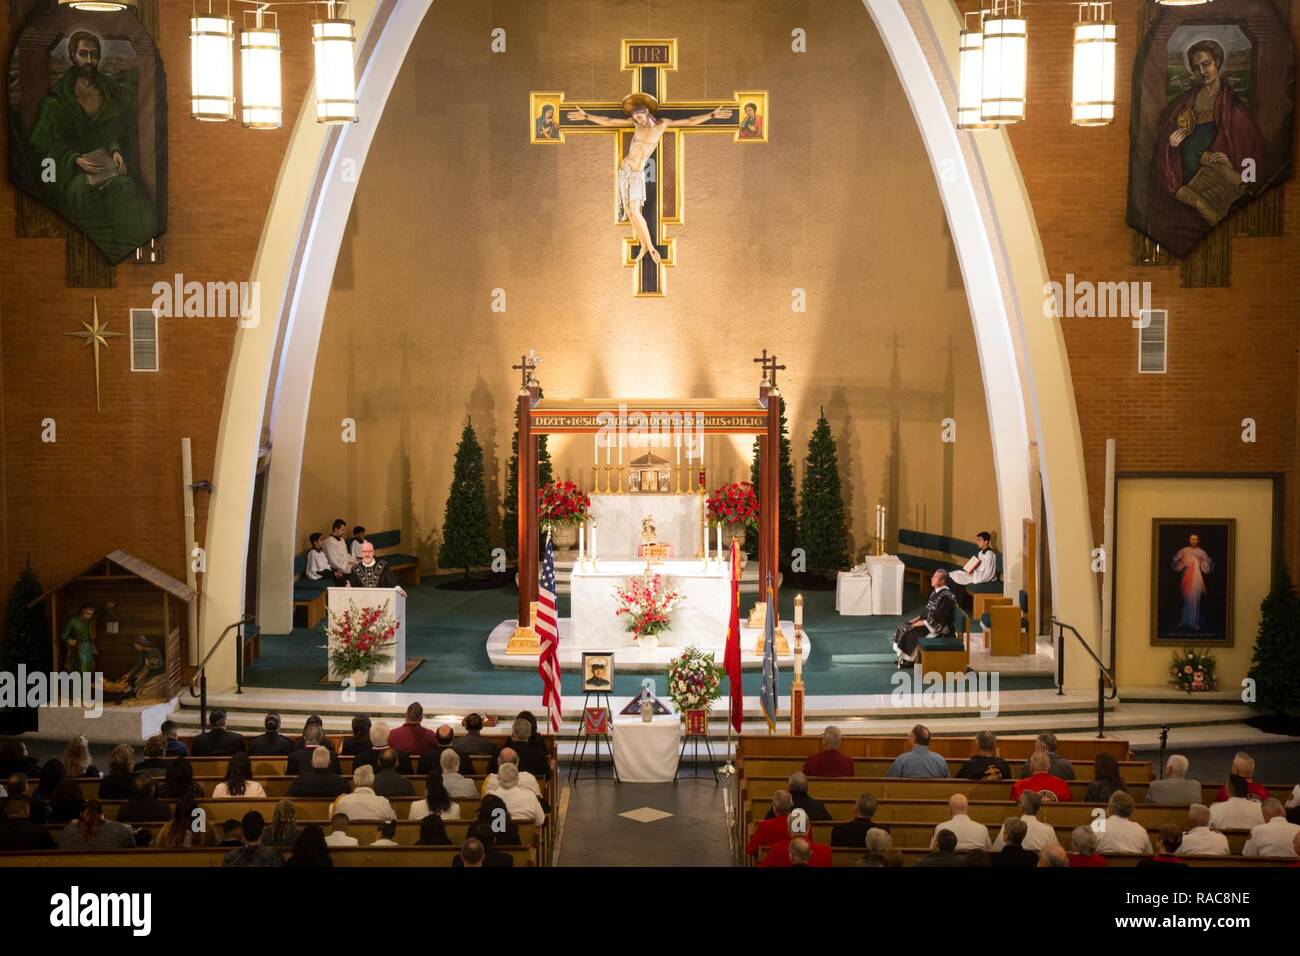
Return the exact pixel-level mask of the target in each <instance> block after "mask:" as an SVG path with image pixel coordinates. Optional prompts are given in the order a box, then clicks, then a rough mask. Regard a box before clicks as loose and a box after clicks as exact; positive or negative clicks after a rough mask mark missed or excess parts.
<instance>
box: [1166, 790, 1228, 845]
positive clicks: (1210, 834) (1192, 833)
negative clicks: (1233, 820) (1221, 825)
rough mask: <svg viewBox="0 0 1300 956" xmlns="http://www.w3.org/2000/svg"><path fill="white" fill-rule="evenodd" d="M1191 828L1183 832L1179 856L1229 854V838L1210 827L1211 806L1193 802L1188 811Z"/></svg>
mask: <svg viewBox="0 0 1300 956" xmlns="http://www.w3.org/2000/svg"><path fill="white" fill-rule="evenodd" d="M1187 820H1188V822H1189V823H1190V824H1191V827H1190V829H1188V831H1187V832H1186V833H1184V834H1183V842H1182V844H1181V845H1180V846H1179V847H1178V851H1177V855H1178V856H1227V855H1228V854H1229V853H1230V852H1231V851H1230V850H1229V849H1228V838H1227V837H1226V836H1224V835H1223V834H1222V833H1220V832H1218V831H1217V830H1211V829H1210V808H1209V807H1207V806H1206V805H1205V804H1203V803H1193V804H1192V805H1191V807H1190V808H1189V809H1188V811H1187Z"/></svg>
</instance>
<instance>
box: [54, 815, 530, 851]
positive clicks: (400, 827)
mask: <svg viewBox="0 0 1300 956" xmlns="http://www.w3.org/2000/svg"><path fill="white" fill-rule="evenodd" d="M223 822H224V821H223V820H213V819H212V818H209V819H208V828H209V829H210V830H212V831H213V832H214V833H215V834H216V835H217V836H218V837H220V835H221V832H220V831H221V824H222V823H223ZM420 823H421V821H419V820H398V821H397V835H396V836H395V837H393V839H394V840H396V841H397V842H398V843H400V844H402V845H403V846H415V843H416V841H417V840H419V838H420ZM473 823H474V821H473V820H444V821H443V827H444V828H445V829H446V831H447V836H448V838H449V839H450V840H451V842H452V844H453V845H454V846H460V845H461V844H462V843H464V842H465V839H466V837H468V836H469V828H470V827H471V826H472V825H473ZM297 825H298V829H300V830H301V829H303V828H304V827H308V826H312V825H315V826H318V827H320V828H321V829H322V830H324V831H325V832H326V833H327V834H328V833H329V831H330V822H329V820H302V819H300V820H298V824H297ZM515 825H516V826H517V827H518V828H519V839H520V844H519V845H520V846H525V847H532V848H536V847H537V846H538V837H539V835H540V832H541V830H542V827H538V826H536V825H534V824H532V823H518V824H515ZM63 826H64V825H63V824H60V823H51V824H48V825H47V826H46V829H47V830H49V831H50V834H51V835H52V836H53V837H54V838H55V839H56V840H57V839H58V836H59V831H61V830H62V829H63ZM131 826H132V827H134V828H135V829H137V830H141V829H143V830H148V831H149V832H150V833H152V834H153V835H154V839H157V836H158V833H159V831H161V830H162V828H163V827H164V826H165V824H162V823H133V824H131ZM348 835H349V836H353V837H356V838H357V839H358V840H360V841H361V845H362V846H367V845H369V844H370V843H372V842H373V841H374V840H375V839H377V836H376V832H375V824H373V823H365V822H362V821H357V822H355V823H350V824H349V825H348Z"/></svg>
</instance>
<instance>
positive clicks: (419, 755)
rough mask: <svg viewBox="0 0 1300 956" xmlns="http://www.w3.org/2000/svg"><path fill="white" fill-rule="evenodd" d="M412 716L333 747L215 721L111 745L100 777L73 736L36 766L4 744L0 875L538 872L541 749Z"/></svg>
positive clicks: (276, 726) (549, 793) (523, 718)
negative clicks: (12, 871) (51, 870)
mask: <svg viewBox="0 0 1300 956" xmlns="http://www.w3.org/2000/svg"><path fill="white" fill-rule="evenodd" d="M423 716H424V715H423V709H422V708H421V707H420V705H419V704H418V703H415V704H412V705H411V707H409V708H408V709H407V712H406V717H405V721H404V722H403V723H402V725H401V726H399V727H396V728H393V729H391V730H390V729H389V727H388V725H387V723H385V722H384V721H382V720H376V721H372V720H371V719H370V718H369V717H368V716H365V715H358V716H357V717H356V718H354V719H353V721H352V730H353V733H352V736H351V737H350V738H347V739H331V737H330V735H328V734H326V733H325V729H324V722H323V720H322V719H321V718H320V717H317V716H312V717H309V718H308V719H307V721H306V723H305V725H304V727H303V731H302V734H301V735H300V736H299V737H297V738H296V739H291V738H289V737H287V736H284V735H282V734H281V733H280V728H281V719H280V717H279V716H278V715H276V714H268V715H267V716H266V719H265V722H264V726H265V732H264V733H262V734H258V735H255V736H251V735H250V736H248V737H245V736H243V735H241V734H237V733H234V732H232V731H230V730H228V729H227V728H226V715H225V714H223V713H221V712H219V711H214V712H213V713H212V715H211V720H210V721H209V729H208V730H206V731H205V732H203V733H201V734H198V735H196V736H195V737H194V738H193V739H192V740H189V741H182V740H181V739H180V738H179V735H178V734H177V733H176V732H175V727H174V725H173V726H171V727H166V726H165V728H164V732H163V733H160V734H158V735H157V736H155V737H152V738H150V739H149V740H148V741H146V742H145V745H144V752H143V755H142V759H139V760H137V759H136V751H135V748H134V747H132V746H131V745H129V744H121V745H119V746H117V747H115V748H114V749H113V751H112V753H111V755H110V757H109V761H108V767H107V772H104V773H101V772H100V770H99V769H98V768H96V767H94V766H93V765H92V764H91V760H90V752H89V746H88V744H87V742H86V740H85V739H84V738H81V737H77V738H74V739H73V740H72V741H70V742H69V744H68V746H67V747H66V748H65V751H64V755H63V759H62V760H58V759H52V760H48V761H46V762H45V764H44V765H42V764H40V762H39V761H36V760H34V759H30V758H28V756H27V753H26V748H25V746H23V745H22V743H21V741H16V742H12V743H10V742H6V743H5V744H4V746H5V750H4V756H5V759H6V761H8V763H9V764H10V765H11V767H12V768H16V769H12V772H11V773H9V774H8V775H7V776H6V777H5V778H3V781H2V784H3V785H2V786H0V808H2V813H0V863H4V864H6V865H56V866H62V865H99V864H101V863H102V862H107V857H109V856H111V857H114V858H117V857H119V856H120V854H123V853H125V854H130V855H131V858H130V859H129V860H128V859H120V860H118V865H135V864H137V863H138V864H140V865H163V866H173V865H198V866H280V865H292V866H299V865H302V866H310V865H324V866H329V865H335V864H339V865H357V866H373V865H398V866H404V865H416V866H428V865H435V866H436V865H450V866H457V867H478V866H489V867H493V866H496V867H500V866H533V865H545V864H546V862H547V861H548V860H549V846H550V833H549V830H550V828H549V827H548V825H547V824H548V820H549V814H550V807H551V806H552V805H553V803H554V801H555V793H554V790H555V787H556V786H557V783H556V780H557V776H556V774H555V772H554V768H555V741H554V738H551V737H544V736H541V735H539V734H538V733H537V721H536V718H535V717H534V716H533V715H532V714H530V713H528V712H526V711H525V712H521V713H520V714H519V715H518V717H517V718H516V719H515V721H514V722H513V723H512V725H511V727H510V733H509V736H496V737H490V736H488V735H487V734H484V733H483V729H484V724H485V721H484V720H483V718H482V717H481V716H480V715H478V714H471V715H469V716H468V717H467V718H466V719H465V721H464V724H463V726H464V732H463V733H460V734H457V733H456V731H455V730H454V729H453V728H452V727H450V726H449V725H446V724H443V725H442V726H440V727H438V728H437V729H436V730H433V729H429V728H425V727H424V726H423ZM169 723H170V722H169ZM503 745H504V746H503ZM11 758H12V759H11ZM417 767H418V768H419V770H418V771H417V769H416V768H417ZM525 767H526V768H527V769H524V768H525ZM33 784H34V785H33ZM372 848H373V849H374V851H375V852H388V853H391V854H392V857H391V859H378V860H377V858H376V857H375V854H374V853H372V852H370V850H371V849H372ZM108 865H112V864H108Z"/></svg>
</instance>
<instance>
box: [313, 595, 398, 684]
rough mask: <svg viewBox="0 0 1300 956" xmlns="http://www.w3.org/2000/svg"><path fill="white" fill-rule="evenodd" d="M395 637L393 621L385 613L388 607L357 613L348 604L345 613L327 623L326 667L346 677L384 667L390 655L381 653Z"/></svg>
mask: <svg viewBox="0 0 1300 956" xmlns="http://www.w3.org/2000/svg"><path fill="white" fill-rule="evenodd" d="M396 633H397V619H396V618H394V617H393V615H391V614H390V613H388V605H387V604H386V603H385V604H383V605H382V606H380V607H368V608H362V609H360V610H358V609H357V605H356V602H355V601H348V609H347V610H346V611H344V612H343V613H342V614H340V615H338V616H337V617H333V618H331V620H330V625H329V643H330V667H332V668H333V669H334V672H335V673H336V674H342V675H343V676H344V677H348V676H350V675H352V674H354V673H356V672H357V671H368V670H370V669H371V668H372V667H375V666H376V665H378V664H383V663H386V662H387V661H388V660H389V658H390V657H392V655H391V654H386V653H384V650H383V649H384V648H385V647H388V646H389V645H390V642H391V641H392V640H393V636H394V635H395V634H396Z"/></svg>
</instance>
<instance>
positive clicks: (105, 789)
mask: <svg viewBox="0 0 1300 956" xmlns="http://www.w3.org/2000/svg"><path fill="white" fill-rule="evenodd" d="M134 766H135V751H134V750H132V749H131V746H130V745H129V744H118V745H117V746H116V747H114V748H113V752H112V753H111V754H109V755H108V773H106V774H104V776H103V777H101V778H100V781H99V799H101V800H127V799H129V798H130V797H131V796H132V795H133V794H134V793H135V774H134V773H133V772H132V767H134Z"/></svg>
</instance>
